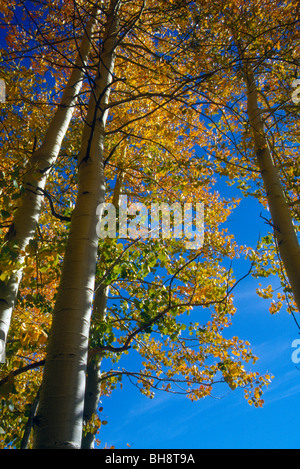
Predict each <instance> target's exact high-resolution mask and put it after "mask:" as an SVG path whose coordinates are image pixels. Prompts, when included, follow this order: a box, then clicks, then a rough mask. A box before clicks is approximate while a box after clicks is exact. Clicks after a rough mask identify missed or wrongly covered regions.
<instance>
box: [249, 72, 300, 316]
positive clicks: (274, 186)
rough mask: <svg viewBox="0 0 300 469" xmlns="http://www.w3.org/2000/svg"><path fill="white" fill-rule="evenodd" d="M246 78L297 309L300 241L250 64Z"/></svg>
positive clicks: (258, 148) (278, 238)
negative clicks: (265, 124) (264, 122)
mask: <svg viewBox="0 0 300 469" xmlns="http://www.w3.org/2000/svg"><path fill="white" fill-rule="evenodd" d="M246 81H247V87H248V117H249V122H250V125H251V129H252V134H253V140H254V146H255V153H256V158H257V164H258V167H259V170H260V173H261V176H262V179H263V182H264V188H265V191H266V196H267V200H268V206H269V209H270V214H271V217H272V225H273V229H274V236H275V239H276V242H277V245H278V250H279V254H280V257H281V260H282V263H283V265H284V268H285V271H286V274H287V277H288V279H289V282H290V285H291V288H292V291H293V294H294V299H295V302H296V304H297V307H298V310H299V311H300V247H299V242H298V238H297V235H296V231H295V228H294V225H293V221H292V217H291V214H290V210H289V207H288V204H287V200H286V197H285V194H284V190H283V187H282V184H281V181H280V178H279V174H278V171H277V168H276V166H275V165H274V162H273V159H272V155H271V151H270V148H269V146H268V142H267V139H266V136H265V132H264V124H263V119H262V117H261V112H260V109H259V106H258V98H257V87H256V82H255V77H254V74H253V71H252V70H251V69H250V67H248V68H247V70H246Z"/></svg>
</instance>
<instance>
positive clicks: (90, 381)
mask: <svg viewBox="0 0 300 469" xmlns="http://www.w3.org/2000/svg"><path fill="white" fill-rule="evenodd" d="M108 291H109V287H108V286H104V287H103V288H100V289H99V291H98V292H97V294H96V297H95V301H94V308H93V316H94V317H95V318H96V320H99V321H104V319H105V315H106V305H107V296H108ZM101 362H102V354H101V353H99V354H96V355H93V356H91V357H90V359H89V361H88V365H87V374H86V390H85V396H84V412H83V421H84V425H87V424H88V423H89V422H90V421H91V419H92V417H93V416H94V415H95V414H96V413H97V410H98V403H99V401H100V397H101V383H100V377H101V369H100V367H101ZM94 441H95V434H94V433H93V432H90V431H88V430H86V429H84V430H83V433H82V442H81V449H94Z"/></svg>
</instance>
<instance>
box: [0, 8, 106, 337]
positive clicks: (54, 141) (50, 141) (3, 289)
mask: <svg viewBox="0 0 300 469" xmlns="http://www.w3.org/2000/svg"><path fill="white" fill-rule="evenodd" d="M97 13H98V9H96V8H95V9H94V11H93V13H92V15H91V18H90V20H89V22H88V24H87V26H86V29H85V32H84V35H83V38H82V42H81V46H80V49H79V51H78V57H77V60H76V63H75V66H74V68H73V71H72V73H71V76H70V78H69V80H68V83H67V85H66V87H65V90H64V93H63V95H62V98H61V102H60V104H59V106H58V109H57V111H56V113H55V115H54V117H53V119H52V121H51V123H50V125H49V128H48V130H47V132H46V134H45V137H44V140H43V143H42V145H41V147H40V148H39V149H38V150H37V151H35V152H34V153H33V154H32V157H31V159H30V161H29V164H28V168H27V171H26V178H25V181H24V189H25V191H24V193H23V195H22V197H21V202H20V206H19V208H18V209H17V210H16V212H15V215H14V219H13V222H12V225H11V228H10V230H9V232H8V234H7V236H6V241H7V243H9V245H10V246H13V245H16V244H17V245H18V250H19V251H20V252H21V251H23V250H24V249H25V248H26V246H27V245H28V243H29V241H30V240H31V239H32V238H33V237H34V235H35V231H36V227H37V223H38V220H39V217H40V213H41V210H42V204H43V199H44V196H43V190H44V188H45V184H46V181H47V177H48V174H49V171H50V169H51V168H52V166H53V165H54V164H55V162H56V159H57V156H58V153H59V151H60V148H61V144H62V140H63V138H64V136H65V134H66V131H67V129H68V126H69V123H70V120H71V118H72V115H73V109H74V105H75V102H76V100H77V96H78V93H79V92H80V89H81V86H82V82H83V79H84V76H85V73H86V71H85V65H86V63H87V60H88V57H89V53H90V42H91V36H92V34H93V30H94V27H95V24H96V22H97ZM7 243H6V244H7ZM22 261H23V257H22V255H21V254H20V255H19V257H18V262H19V263H20V264H22ZM21 278H22V268H18V269H17V270H16V271H15V272H14V273H13V274H12V275H11V276H10V278H9V279H8V280H7V281H6V282H3V281H1V282H0V339H1V340H2V341H4V343H6V339H7V334H8V330H9V326H10V322H11V316H12V312H13V309H14V305H15V302H16V298H17V294H18V289H19V284H20V281H21Z"/></svg>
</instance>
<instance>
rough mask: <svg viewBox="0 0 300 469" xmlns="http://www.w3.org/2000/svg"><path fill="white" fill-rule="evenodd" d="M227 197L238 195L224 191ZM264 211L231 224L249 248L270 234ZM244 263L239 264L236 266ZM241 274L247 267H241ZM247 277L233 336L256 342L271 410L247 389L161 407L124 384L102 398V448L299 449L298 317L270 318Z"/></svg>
mask: <svg viewBox="0 0 300 469" xmlns="http://www.w3.org/2000/svg"><path fill="white" fill-rule="evenodd" d="M222 191H224V192H225V194H224V195H227V194H226V191H227V192H228V194H230V189H228V190H227V189H226V187H224V186H223V185H222ZM261 212H262V208H261V206H259V204H258V202H257V201H256V200H254V199H251V198H248V199H243V200H242V202H241V204H240V206H239V207H238V208H237V209H235V211H234V213H233V214H232V215H231V217H230V218H229V220H228V222H227V226H228V228H229V229H230V231H232V232H234V233H235V235H236V239H237V241H238V242H239V243H241V244H247V243H248V244H250V245H252V246H253V247H255V245H256V242H257V239H258V235H259V234H261V235H265V234H267V232H268V227H267V226H266V225H265V223H264V221H263V220H262V219H261V217H260V213H261ZM236 262H237V261H236ZM233 268H236V270H237V272H236V275H237V277H238V275H239V273H240V275H241V276H242V275H244V274H245V273H246V272H247V266H245V265H244V264H243V263H242V265H241V266H240V265H238V264H234V265H233ZM259 281H261V280H255V279H253V278H251V277H247V278H246V279H245V280H243V281H242V282H241V283H240V284H239V285H238V287H237V289H236V290H235V305H236V306H237V313H236V315H235V318H234V321H233V326H232V327H231V328H230V329H229V330H228V333H230V335H231V336H233V335H238V336H239V338H241V339H245V340H249V342H250V343H251V346H252V350H253V352H254V353H255V354H256V355H257V356H258V357H259V360H258V362H257V363H256V364H255V368H253V369H255V370H257V371H259V372H260V373H262V374H264V373H268V372H269V373H270V374H272V375H274V379H273V381H272V383H271V384H270V386H269V387H268V389H267V391H266V392H265V394H264V400H265V404H264V407H263V408H258V409H257V408H254V407H251V406H249V404H248V403H247V401H246V400H245V398H244V394H243V391H242V390H236V391H234V392H232V391H230V390H229V388H228V390H227V388H224V387H222V388H220V389H217V388H216V389H215V393H214V394H215V396H216V397H215V398H206V399H203V400H200V401H198V402H194V403H191V402H190V401H189V400H188V399H187V398H186V397H183V396H177V395H171V394H168V393H163V392H161V393H158V394H156V396H155V398H154V399H153V400H150V399H148V398H147V397H145V396H143V395H142V394H141V393H140V392H139V391H138V390H137V389H136V388H135V387H134V386H133V385H131V384H130V383H129V382H128V381H126V380H124V383H123V390H122V391H119V390H117V391H115V393H114V394H112V396H111V397H109V398H103V399H102V406H103V412H102V414H101V416H102V418H103V419H106V420H107V421H108V424H107V425H105V426H103V427H102V429H101V432H100V435H99V439H100V440H101V444H100V447H104V445H105V444H107V445H108V446H111V445H113V446H115V447H116V448H117V449H119V448H120V449H122V448H126V447H127V444H128V445H130V447H131V448H132V449H141V448H142V449H213V448H216V449H223V448H225V449H226V448H228V449H240V448H250V449H255V448H260V449H298V448H299V447H300V437H299V432H298V422H299V417H300V410H299V402H298V400H299V397H298V396H299V392H300V367H299V370H298V369H297V368H296V365H295V364H294V363H293V362H292V358H291V355H292V352H293V349H292V345H291V344H292V342H293V340H294V339H297V338H298V337H299V334H298V330H297V327H296V325H295V323H294V321H293V318H292V317H291V316H290V315H288V314H287V313H286V311H285V310H284V309H282V310H281V312H280V313H279V314H277V315H274V316H271V315H270V314H269V312H268V301H267V300H263V299H261V298H259V297H258V296H257V294H256V293H255V289H256V287H257V283H258V282H259Z"/></svg>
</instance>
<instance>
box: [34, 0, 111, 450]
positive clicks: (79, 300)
mask: <svg viewBox="0 0 300 469" xmlns="http://www.w3.org/2000/svg"><path fill="white" fill-rule="evenodd" d="M118 5H119V1H116V0H114V1H113V2H112V5H111V9H110V13H109V15H108V20H107V25H106V33H105V36H104V42H103V49H102V52H101V56H100V67H99V75H98V76H97V78H96V80H95V86H94V89H93V90H92V93H91V98H90V103H89V109H88V114H87V119H86V125H85V127H84V130H83V135H82V146H81V150H80V154H79V158H78V177H79V183H78V195H77V201H76V205H75V209H74V212H73V215H72V221H71V227H70V233H69V237H68V243H67V249H66V254H65V257H64V263H63V270H62V276H61V281H60V286H59V290H58V296H57V301H56V305H55V308H54V311H53V323H52V328H51V333H50V337H49V344H48V351H47V358H46V363H45V369H44V376H43V382H42V386H41V393H40V403H39V409H38V413H37V419H36V425H35V433H34V448H35V449H80V448H81V439H82V426H83V411H84V396H85V383H86V368H87V355H88V340H89V327H90V317H91V310H92V303H93V294H94V283H95V271H96V262H97V248H98V236H97V233H96V227H97V223H98V216H97V208H98V206H99V204H101V203H103V202H104V193H105V186H104V168H103V150H104V139H105V124H106V119H107V103H108V99H109V93H110V84H111V81H112V73H113V69H114V61H115V48H116V39H117V32H118V20H117V17H118V14H117V13H118Z"/></svg>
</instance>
